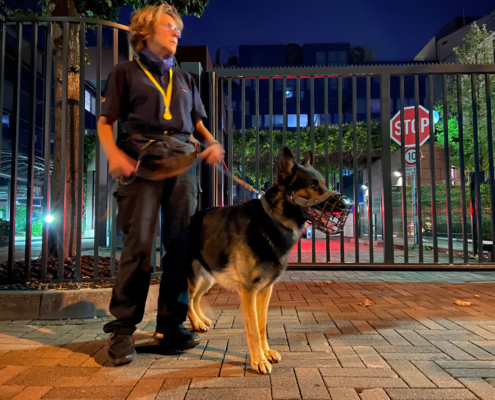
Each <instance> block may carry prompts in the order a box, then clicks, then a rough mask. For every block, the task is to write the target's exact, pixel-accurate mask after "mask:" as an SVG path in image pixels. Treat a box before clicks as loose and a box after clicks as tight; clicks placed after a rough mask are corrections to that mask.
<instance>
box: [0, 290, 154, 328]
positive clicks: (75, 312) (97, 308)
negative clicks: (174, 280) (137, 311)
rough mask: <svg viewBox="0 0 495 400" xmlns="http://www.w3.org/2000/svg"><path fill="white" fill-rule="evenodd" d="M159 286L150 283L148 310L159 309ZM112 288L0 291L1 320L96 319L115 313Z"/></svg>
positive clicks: (147, 301)
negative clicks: (113, 311)
mask: <svg viewBox="0 0 495 400" xmlns="http://www.w3.org/2000/svg"><path fill="white" fill-rule="evenodd" d="M158 290H159V285H152V286H150V290H149V293H148V298H147V300H146V312H152V311H156V310H157V302H158ZM111 296H112V289H111V288H106V289H81V290H59V291H56V290H49V291H48V290H43V291H26V290H8V291H0V321H10V320H37V319H68V318H77V319H80V318H94V317H104V316H107V315H111V314H110V311H109V306H110V299H111Z"/></svg>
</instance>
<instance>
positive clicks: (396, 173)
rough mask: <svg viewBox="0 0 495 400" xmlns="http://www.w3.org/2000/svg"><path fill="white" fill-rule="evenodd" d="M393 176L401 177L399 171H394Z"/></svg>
mask: <svg viewBox="0 0 495 400" xmlns="http://www.w3.org/2000/svg"><path fill="white" fill-rule="evenodd" d="M394 175H395V176H401V175H402V174H401V173H400V172H399V171H395V172H394Z"/></svg>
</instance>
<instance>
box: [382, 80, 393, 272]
mask: <svg viewBox="0 0 495 400" xmlns="http://www.w3.org/2000/svg"><path fill="white" fill-rule="evenodd" d="M381 97H382V98H381V100H382V106H381V111H382V172H383V177H382V179H383V186H382V221H383V261H384V262H385V264H393V263H394V235H393V229H394V228H393V219H392V218H390V217H389V216H391V215H392V175H391V171H392V165H391V160H390V75H389V74H383V75H382V84H381ZM385 216H387V218H385Z"/></svg>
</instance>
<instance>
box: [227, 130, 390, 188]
mask: <svg viewBox="0 0 495 400" xmlns="http://www.w3.org/2000/svg"><path fill="white" fill-rule="evenodd" d="M283 137H284V135H283V132H281V131H280V130H275V131H273V148H272V149H270V132H269V131H267V130H261V131H259V150H258V161H257V159H256V128H250V129H247V130H246V132H245V134H244V141H245V146H244V154H245V161H244V162H245V170H244V173H245V175H246V177H248V178H249V179H250V180H251V181H252V182H253V183H257V182H256V165H257V163H258V165H259V174H260V186H261V187H265V186H266V185H271V183H270V182H269V177H270V150H272V151H273V160H274V164H275V165H276V163H277V160H278V158H277V156H278V155H279V154H280V149H281V148H282V144H283ZM356 139H357V146H356V148H357V157H358V168H359V169H362V167H363V166H366V163H367V149H368V127H367V122H365V121H361V122H357V123H356ZM353 140H354V131H353V125H352V124H346V125H344V126H343V127H342V153H343V159H342V163H343V166H344V168H346V169H348V170H351V169H352V168H353V156H354V154H353V143H354V142H353ZM326 141H327V139H326V132H325V126H324V125H321V126H317V127H315V128H314V151H315V154H314V155H315V168H316V169H317V171H319V172H320V173H321V174H322V176H323V177H324V178H325V154H326V151H325V142H326ZM286 146H288V147H289V148H290V149H292V150H293V151H294V154H296V150H297V133H296V132H292V131H288V132H286ZM397 148H399V146H398V145H397V144H395V143H393V144H392V150H396V149H397ZM299 149H300V154H301V156H303V155H304V154H305V153H306V152H307V151H308V150H311V128H310V127H307V128H303V129H302V130H301V131H300V138H299ZM233 151H234V159H233V161H234V165H235V173H236V174H237V176H239V177H240V176H241V175H242V172H241V170H242V154H243V152H242V133H241V131H239V130H234V131H233ZM380 153H381V123H380V121H376V120H373V121H372V122H371V157H372V161H374V160H376V159H378V158H379V157H380ZM328 164H329V175H330V176H333V174H334V173H337V174H338V168H339V127H338V125H328ZM275 165H272V166H271V167H272V168H273V171H274V170H275ZM330 176H329V180H330Z"/></svg>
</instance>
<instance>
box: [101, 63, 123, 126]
mask: <svg viewBox="0 0 495 400" xmlns="http://www.w3.org/2000/svg"><path fill="white" fill-rule="evenodd" d="M126 87H127V83H126V78H125V70H124V69H123V68H121V67H120V66H119V65H116V66H115V67H114V68H113V70H112V71H111V72H110V75H109V76H108V79H107V84H106V86H105V95H104V97H103V100H102V103H101V115H102V116H105V117H107V118H109V119H110V120H111V122H114V121H117V119H119V117H120V115H121V111H122V110H121V106H122V103H123V96H124V94H125V90H126Z"/></svg>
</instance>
